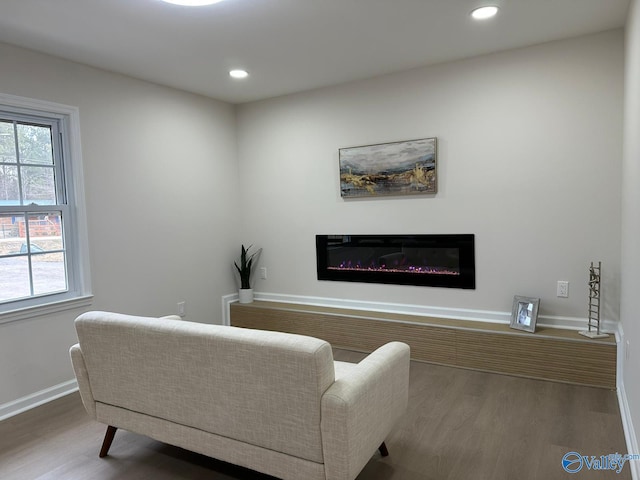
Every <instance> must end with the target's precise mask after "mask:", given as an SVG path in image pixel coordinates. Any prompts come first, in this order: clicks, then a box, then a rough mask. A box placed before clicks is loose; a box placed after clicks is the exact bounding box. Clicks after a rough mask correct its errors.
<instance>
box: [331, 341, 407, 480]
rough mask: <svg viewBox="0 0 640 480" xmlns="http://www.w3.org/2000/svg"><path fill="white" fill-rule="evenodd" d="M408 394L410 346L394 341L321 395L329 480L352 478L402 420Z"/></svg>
mask: <svg viewBox="0 0 640 480" xmlns="http://www.w3.org/2000/svg"><path fill="white" fill-rule="evenodd" d="M408 396H409V346H408V345H406V344H405V343H400V342H391V343H387V344H386V345H383V346H382V347H380V348H378V349H377V350H376V351H374V352H373V353H371V354H370V355H369V356H367V357H366V358H365V359H364V360H362V361H361V362H360V363H358V364H357V365H354V366H353V368H350V369H348V371H346V372H345V373H344V375H341V376H340V378H338V379H337V380H336V381H335V383H334V384H333V385H331V387H329V388H328V389H327V391H326V392H325V393H324V395H323V397H322V406H321V411H322V417H321V418H322V420H321V430H322V446H323V453H324V464H325V472H326V478H327V480H353V479H355V478H356V476H357V475H358V474H359V473H360V471H361V470H362V468H364V466H365V465H366V464H367V462H368V461H369V460H370V459H371V456H372V455H373V454H374V453H375V451H376V449H377V448H378V447H379V446H380V445H381V444H382V442H384V440H385V438H386V437H387V435H388V434H389V432H390V431H391V429H392V428H393V427H394V426H395V424H396V422H397V421H398V420H399V419H400V418H401V417H402V415H403V414H404V413H405V411H406V408H407V402H408Z"/></svg>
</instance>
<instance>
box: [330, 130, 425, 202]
mask: <svg viewBox="0 0 640 480" xmlns="http://www.w3.org/2000/svg"><path fill="white" fill-rule="evenodd" d="M436 143H437V142H436V138H423V139H419V140H406V141H402V142H392V143H381V144H377V145H365V146H362V147H349V148H341V149H340V150H339V161H340V192H341V195H342V197H344V198H348V197H369V196H378V195H415V194H434V193H436V191H437V173H436V163H437V158H436V156H437V145H436Z"/></svg>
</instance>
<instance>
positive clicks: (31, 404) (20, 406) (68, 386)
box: [0, 379, 78, 421]
mask: <svg viewBox="0 0 640 480" xmlns="http://www.w3.org/2000/svg"><path fill="white" fill-rule="evenodd" d="M77 390H78V382H77V381H76V380H75V379H73V380H69V381H68V382H63V383H59V384H58V385H54V386H53V387H49V388H45V389H44V390H40V391H39V392H35V393H32V394H30V395H27V396H25V397H22V398H18V399H17V400H13V401H11V402H7V403H4V404H2V405H0V421H2V420H4V419H6V418H9V417H13V416H14V415H18V414H19V413H22V412H25V411H27V410H30V409H32V408H35V407H37V406H40V405H42V404H45V403H47V402H51V401H52V400H55V399H56V398H60V397H64V396H65V395H69V394H70V393H73V392H75V391H77Z"/></svg>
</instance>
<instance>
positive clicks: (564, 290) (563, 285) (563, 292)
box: [556, 280, 569, 298]
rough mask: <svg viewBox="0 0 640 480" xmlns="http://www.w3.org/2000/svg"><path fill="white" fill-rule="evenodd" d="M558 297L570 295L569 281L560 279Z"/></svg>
mask: <svg viewBox="0 0 640 480" xmlns="http://www.w3.org/2000/svg"><path fill="white" fill-rule="evenodd" d="M556 294H557V295H558V297H562V298H567V297H568V296H569V282H567V281H564V280H558V288H557V293H556Z"/></svg>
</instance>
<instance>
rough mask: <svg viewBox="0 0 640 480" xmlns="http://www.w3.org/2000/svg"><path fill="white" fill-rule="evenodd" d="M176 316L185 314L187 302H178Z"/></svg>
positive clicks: (184, 315)
mask: <svg viewBox="0 0 640 480" xmlns="http://www.w3.org/2000/svg"><path fill="white" fill-rule="evenodd" d="M178 316H180V317H183V318H184V317H186V316H187V302H178Z"/></svg>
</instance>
